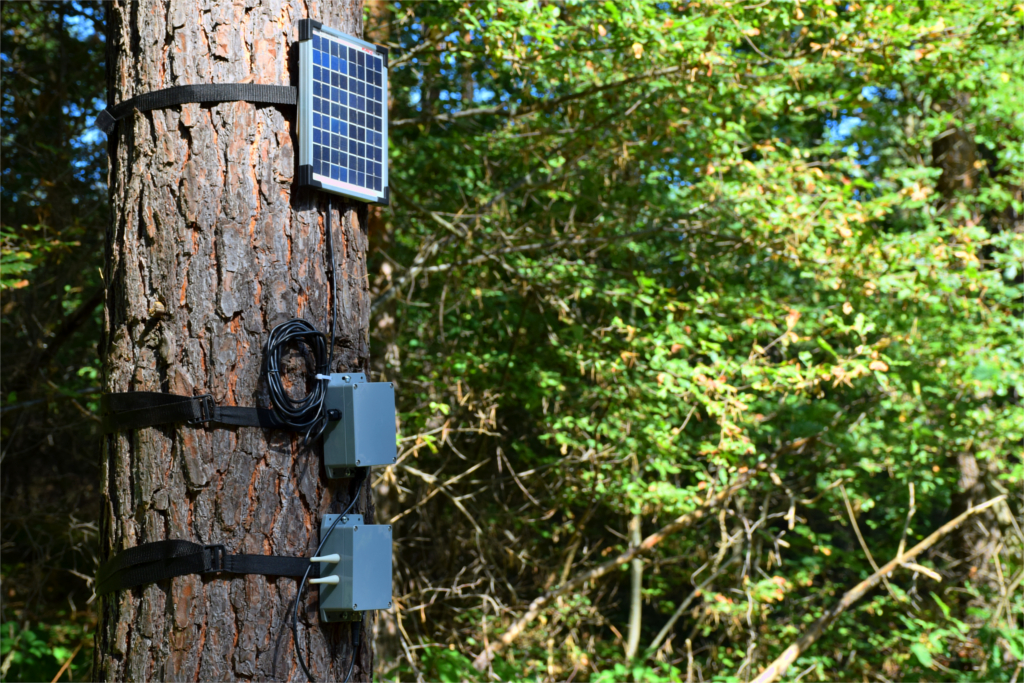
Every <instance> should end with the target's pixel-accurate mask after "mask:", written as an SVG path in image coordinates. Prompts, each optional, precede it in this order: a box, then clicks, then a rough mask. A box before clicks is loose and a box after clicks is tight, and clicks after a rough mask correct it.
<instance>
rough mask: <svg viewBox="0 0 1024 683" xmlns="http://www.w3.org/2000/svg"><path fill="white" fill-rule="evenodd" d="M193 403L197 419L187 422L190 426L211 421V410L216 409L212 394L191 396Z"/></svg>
mask: <svg viewBox="0 0 1024 683" xmlns="http://www.w3.org/2000/svg"><path fill="white" fill-rule="evenodd" d="M192 400H193V401H196V403H194V404H193V405H195V406H197V409H198V411H199V416H198V417H193V418H192V419H190V420H188V421H187V422H188V424H190V425H199V424H206V423H207V422H209V421H210V420H212V419H213V409H214V408H215V407H216V406H214V403H213V394H202V395H201V396H193V397H192Z"/></svg>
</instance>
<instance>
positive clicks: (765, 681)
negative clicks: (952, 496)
mask: <svg viewBox="0 0 1024 683" xmlns="http://www.w3.org/2000/svg"><path fill="white" fill-rule="evenodd" d="M1005 498H1006V495H1005V494H1003V495H1001V496H997V497H995V498H993V499H992V500H989V501H987V502H985V503H982V504H981V505H979V506H978V507H976V508H972V509H970V510H968V511H967V512H965V513H963V514H962V515H960V516H959V517H957V518H956V519H954V520H953V521H951V522H947V523H946V524H944V525H943V526H941V527H939V528H938V530H936V531H935V532H934V533H932V535H930V536H929V537H928V538H926V539H924V540H923V541H921V542H920V543H918V544H917V545H915V546H914V547H913V548H911V549H910V550H909V551H908V552H907V553H906V554H904V555H902V556H897V557H895V558H893V559H892V560H890V561H889V562H888V564H886V565H884V566H883V567H882V568H881V569H879V570H878V571H877V572H875V573H874V574H872V575H871V576H869V577H868V578H866V579H864V580H863V581H861V582H860V583H858V584H857V585H856V586H854V587H853V588H852V589H850V590H849V591H847V593H846V594H845V595H843V598H842V599H841V600H840V601H839V602H838V603H837V604H836V605H835V606H834V607H832V609H830V610H829V611H827V612H825V614H823V615H822V616H821V618H820V619H818V620H817V621H816V622H814V623H813V624H812V625H811V626H810V628H808V629H807V631H806V632H805V633H804V634H803V635H802V636H800V639H799V640H797V641H796V642H795V643H793V644H792V645H790V646H789V647H787V648H786V650H785V652H783V653H782V654H781V655H779V657H778V658H777V659H776V660H775V661H774V662H772V663H771V665H769V666H768V668H767V669H765V670H764V671H762V672H761V673H760V674H759V675H758V677H757V678H755V679H754V681H753V683H772V682H773V681H774V680H776V679H777V678H779V677H780V676H782V675H783V674H785V673H786V669H788V668H789V665H790V664H792V663H793V662H795V661H796V659H797V657H799V656H800V655H801V654H802V653H803V652H804V651H805V650H807V648H809V647H810V646H811V645H813V644H814V642H815V641H816V640H818V638H820V637H821V634H822V633H823V632H824V631H825V629H827V628H828V627H829V626H831V625H832V622H834V621H835V620H836V618H837V617H838V616H839V615H840V614H842V613H843V612H845V611H846V610H847V609H848V608H849V607H850V606H851V605H853V603H855V602H857V601H858V600H860V599H861V598H862V597H864V596H865V595H866V594H867V592H868V591H870V590H871V589H872V588H874V587H875V586H877V585H878V584H879V583H880V582H881V581H882V577H883V576H885V575H886V574H888V573H890V572H892V571H893V570H894V569H896V568H897V567H899V566H900V565H902V564H903V563H906V562H910V561H912V560H913V559H914V558H915V557H917V556H918V555H920V554H921V553H923V552H924V551H925V550H928V549H929V548H931V547H932V546H933V545H935V544H936V543H938V542H939V541H940V540H942V539H943V538H944V537H945V536H946V535H947V534H949V533H950V532H951V531H953V530H954V529H956V528H957V527H958V526H960V525H961V524H962V523H963V522H964V521H965V520H967V518H968V517H971V516H973V515H976V514H978V513H979V512H981V511H982V510H985V509H987V508H990V507H992V506H993V505H995V504H996V503H998V502H999V501H1001V500H1004V499H1005Z"/></svg>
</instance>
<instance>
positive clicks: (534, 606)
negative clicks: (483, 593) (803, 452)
mask: <svg viewBox="0 0 1024 683" xmlns="http://www.w3.org/2000/svg"><path fill="white" fill-rule="evenodd" d="M799 441H801V442H806V441H807V440H806V439H800V440H799ZM767 467H768V466H767V463H761V464H760V465H758V467H756V468H754V469H751V470H749V471H748V472H746V473H744V474H742V475H740V476H739V477H738V478H737V479H736V481H734V482H733V483H732V484H730V485H729V486H727V487H725V488H723V489H722V490H721V491H719V492H718V493H717V494H715V495H714V496H712V497H711V498H709V499H708V500H707V501H705V502H704V503H703V504H702V505H701V506H700V507H698V508H697V509H696V510H693V511H692V512H688V513H686V514H685V515H682V516H680V517H677V518H676V519H674V520H673V521H672V522H670V523H668V524H666V525H665V526H663V527H661V528H660V529H658V531H656V532H654V533H653V534H651V535H650V536H648V537H647V538H645V539H644V540H643V542H642V543H640V545H637V546H633V547H631V548H628V549H627V550H626V551H625V552H622V553H620V554H619V555H618V556H616V557H614V558H612V559H611V560H608V561H607V562H604V563H603V564H600V565H598V566H597V567H594V568H593V569H588V570H586V571H583V572H580V573H579V574H577V575H576V576H575V577H573V578H572V579H570V580H569V581H567V582H565V583H563V584H562V585H561V586H558V587H557V588H554V589H552V590H550V591H548V592H547V593H544V594H543V595H541V596H540V597H538V598H535V599H534V601H533V602H531V603H530V605H529V607H527V609H526V612H524V613H523V615H522V616H521V617H519V619H517V620H516V621H515V622H514V623H513V624H512V625H511V626H510V627H509V628H508V630H507V631H505V633H503V634H502V636H501V638H500V639H499V640H497V641H495V642H493V643H491V644H490V645H489V646H487V647H485V648H484V649H483V651H482V652H481V653H480V654H479V655H477V657H476V659H474V660H473V666H474V667H475V668H476V670H477V671H483V670H484V669H486V668H487V665H488V663H489V662H490V661H491V660H492V659H494V656H495V655H496V654H497V653H498V652H500V651H501V650H503V649H504V648H505V647H507V646H509V645H511V644H512V643H513V642H514V641H515V640H516V639H517V638H518V637H519V636H520V635H521V634H522V632H523V630H524V629H525V628H526V627H527V626H529V624H530V622H531V621H533V620H534V618H535V617H536V616H537V615H538V614H540V612H541V610H543V609H544V608H545V607H547V606H548V604H550V603H551V602H552V601H554V600H555V599H556V598H558V597H560V596H562V595H565V594H566V593H570V592H573V591H575V590H577V589H579V588H582V587H583V585H584V584H586V583H589V582H591V581H594V580H596V579H599V578H601V577H602V576H605V575H606V574H609V573H611V572H613V571H615V570H616V569H618V568H619V566H621V565H623V564H626V563H627V562H629V561H631V560H632V559H634V558H637V557H641V556H642V555H646V554H647V553H649V552H651V550H653V549H654V547H655V546H656V545H658V544H659V543H661V542H662V541H663V540H665V539H666V538H668V537H669V536H671V535H672V534H674V533H676V532H678V531H681V530H683V529H685V528H687V527H690V526H693V525H694V524H695V523H697V522H699V521H700V520H702V519H704V517H706V516H707V514H708V512H710V511H711V510H713V509H715V508H717V507H719V506H721V505H722V504H723V503H724V502H725V501H727V500H728V499H729V498H731V497H732V495H733V494H734V493H736V492H737V491H740V490H742V489H743V488H744V487H746V485H747V484H749V483H750V482H751V481H752V480H753V478H754V476H755V475H756V474H757V472H759V471H760V470H762V469H767Z"/></svg>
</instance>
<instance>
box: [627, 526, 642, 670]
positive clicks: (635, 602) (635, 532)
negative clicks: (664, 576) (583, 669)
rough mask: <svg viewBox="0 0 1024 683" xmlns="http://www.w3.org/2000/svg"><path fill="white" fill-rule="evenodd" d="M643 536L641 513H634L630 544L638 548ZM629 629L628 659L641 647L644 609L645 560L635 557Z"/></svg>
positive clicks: (630, 530) (631, 570) (632, 573)
mask: <svg viewBox="0 0 1024 683" xmlns="http://www.w3.org/2000/svg"><path fill="white" fill-rule="evenodd" d="M641 541H643V537H642V536H641V534H640V515H639V514H636V515H633V516H632V517H631V518H630V520H629V546H630V547H631V548H637V547H639V546H640V543H641ZM629 567H630V582H629V630H628V631H627V632H626V659H627V660H631V659H633V658H634V657H636V653H637V650H638V649H639V648H640V618H641V616H642V610H643V587H644V561H643V560H642V559H641V558H639V557H636V558H633V560H632V561H631V562H630V563H629Z"/></svg>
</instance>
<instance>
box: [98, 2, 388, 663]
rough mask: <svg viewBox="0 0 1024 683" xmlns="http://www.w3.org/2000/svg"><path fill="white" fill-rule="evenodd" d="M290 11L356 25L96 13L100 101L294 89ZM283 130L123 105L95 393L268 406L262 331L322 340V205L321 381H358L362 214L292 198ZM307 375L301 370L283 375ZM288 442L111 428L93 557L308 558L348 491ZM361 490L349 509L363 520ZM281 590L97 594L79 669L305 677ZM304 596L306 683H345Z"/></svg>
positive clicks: (177, 429) (179, 11)
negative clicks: (354, 375) (186, 91)
mask: <svg viewBox="0 0 1024 683" xmlns="http://www.w3.org/2000/svg"><path fill="white" fill-rule="evenodd" d="M305 17H310V18H313V19H316V20H319V21H322V22H324V23H325V24H326V25H328V26H332V27H336V28H339V29H341V30H343V31H345V32H347V33H350V34H353V35H356V36H359V35H361V32H362V7H361V5H360V3H359V1H358V0H325V1H323V2H316V3H310V5H308V6H307V4H305V3H304V2H303V0H248V1H247V2H246V3H234V4H232V3H224V2H208V1H204V2H200V1H199V0H170V2H163V1H159V0H119V1H118V2H114V3H112V4H111V5H109V6H108V42H107V49H108V53H107V64H108V67H107V68H108V84H107V85H108V89H109V96H108V97H109V102H110V103H111V104H113V103H116V102H121V101H123V100H126V99H128V98H130V97H132V96H134V95H137V94H141V93H144V92H148V91H153V90H158V89H161V88H166V87H170V86H174V85H184V84H198V83H236V82H245V81H251V82H255V83H266V84H294V83H295V82H296V81H297V69H298V50H297V38H298V33H297V28H296V27H297V22H298V20H299V19H302V18H305ZM295 123H296V112H295V110H294V108H293V107H275V106H258V105H254V104H252V103H248V102H225V103H221V104H217V105H212V106H211V105H200V104H186V105H182V106H180V107H169V108H167V109H159V110H155V111H152V112H147V113H142V114H140V113H138V112H136V113H135V114H134V115H131V116H129V117H127V118H125V119H123V120H122V121H121V122H120V123H119V124H118V127H117V130H116V131H115V132H114V133H112V134H111V136H110V143H109V165H110V166H109V169H110V170H109V186H110V198H111V207H112V208H111V211H112V216H111V224H110V229H109V231H108V234H107V251H106V265H105V269H104V282H105V283H106V286H107V291H106V307H105V330H104V340H103V344H102V346H101V353H102V355H103V358H104V360H105V364H106V378H105V383H106V390H107V391H110V392H123V391H165V392H172V393H176V394H189V395H193V394H194V395H198V394H204V393H210V394H212V395H213V397H214V400H215V401H217V403H218V404H220V405H239V406H257V405H259V406H267V405H269V401H268V399H267V396H266V387H265V384H264V383H263V382H262V381H261V377H260V369H261V363H262V345H263V343H264V341H265V340H266V339H267V336H268V334H269V332H270V330H271V328H272V327H273V326H274V325H277V324H278V323H281V322H283V321H285V320H288V319H290V318H292V317H300V318H304V319H306V320H307V321H309V322H310V323H312V324H313V325H314V327H316V328H317V329H319V330H321V331H324V332H328V333H329V331H330V330H329V329H328V325H329V323H328V320H329V319H328V310H329V309H328V306H329V303H330V287H329V286H328V279H327V276H326V264H325V259H324V253H325V231H324V219H325V217H326V210H327V208H328V206H332V207H333V211H334V214H333V216H334V218H333V224H334V246H335V252H336V255H337V262H338V301H337V311H338V327H337V344H336V347H335V353H334V367H333V368H332V371H335V372H338V371H350V370H365V369H367V368H368V358H369V349H368V339H369V337H368V323H369V310H370V308H369V307H370V301H369V299H368V289H367V279H366V260H365V254H366V236H365V231H364V226H365V217H366V210H365V207H364V206H362V205H356V204H354V203H347V202H345V201H344V200H341V199H340V198H337V197H334V198H330V197H329V196H328V195H325V194H317V193H314V192H312V191H305V190H299V189H297V188H293V187H292V180H293V174H294V170H295V168H296V165H297V164H296V160H295V158H294V157H295V149H296V148H297V138H296V130H295ZM304 368H305V366H304V365H302V364H301V363H297V364H296V367H295V369H296V370H300V371H301V372H300V373H295V374H293V377H296V378H299V377H302V376H303V375H304ZM299 383H300V384H302V382H301V381H300V382H299ZM301 390H302V388H301V386H300V387H297V388H295V389H293V392H301ZM301 442H302V436H301V435H299V434H296V433H292V432H285V431H269V430H262V429H257V428H246V427H239V428H213V427H210V428H203V427H192V426H187V425H167V426H164V427H158V428H149V429H141V430H137V431H134V432H121V433H117V434H113V435H109V436H107V437H106V438H105V439H104V443H103V463H104V467H103V490H104V509H103V516H102V521H101V525H102V526H101V528H102V543H103V547H104V551H105V552H106V553H107V555H108V556H113V554H114V553H116V552H118V551H119V550H121V549H124V548H130V547H133V546H136V545H139V544H142V543H147V542H151V541H158V540H163V539H184V540H189V541H193V542H197V543H204V544H213V543H222V544H224V545H226V546H227V550H228V552H230V553H254V554H267V555H289V556H306V557H308V556H309V555H310V554H311V553H312V551H313V550H315V548H316V544H317V542H318V540H319V539H318V537H319V520H320V517H321V515H322V514H324V513H326V512H328V511H337V510H338V508H339V507H340V506H341V505H343V504H346V503H347V502H348V501H349V500H350V498H351V496H352V495H354V494H355V489H354V482H352V481H348V480H335V481H331V482H328V480H327V478H326V474H325V472H324V470H323V466H322V455H321V450H322V449H321V446H320V442H319V441H317V442H316V444H315V445H314V446H311V447H307V448H304V447H302V445H301ZM365 486H366V488H365V489H364V495H363V496H362V497H361V500H360V508H361V509H359V510H358V511H359V512H361V513H362V514H363V515H365V516H366V519H367V522H371V521H372V515H373V509H372V504H371V503H370V501H369V498H370V495H369V485H368V483H367V484H365ZM297 587H298V580H297V579H294V578H275V577H266V576H259V575H246V576H239V575H230V574H221V575H212V576H211V575H205V576H203V575H190V576H182V577H179V578H175V579H172V580H170V581H162V582H160V583H157V584H151V585H147V586H141V587H139V588H134V589H131V590H127V591H120V592H117V593H113V594H109V595H107V596H105V597H104V599H103V602H102V610H101V617H100V625H99V629H98V632H97V636H96V659H95V669H94V677H95V678H97V679H105V680H164V681H171V680H186V679H187V680H224V679H237V678H253V679H259V680H295V681H301V680H304V676H303V674H302V672H301V669H300V668H299V667H298V663H297V660H296V647H295V644H294V643H293V641H292V635H291V632H290V623H291V613H290V608H291V605H292V601H293V600H294V598H295V593H296V589H297ZM316 595H317V592H316V590H315V589H314V590H312V591H307V594H306V598H305V600H304V601H303V606H302V610H301V612H300V641H299V647H300V648H301V651H302V652H303V654H304V656H305V657H307V658H308V661H309V667H310V670H311V671H312V672H313V674H314V676H316V677H317V679H318V680H342V679H343V678H344V676H345V674H346V672H347V671H348V665H349V662H350V661H351V656H352V647H351V637H352V629H351V627H350V626H349V625H347V624H341V625H330V626H328V625H321V624H320V623H319V619H318V617H317V616H316V607H317V601H316ZM372 618H373V616H372V615H368V616H367V617H366V619H365V620H364V626H363V629H364V630H363V633H364V634H367V633H369V632H370V630H371V628H372V625H371V623H370V620H371V619H372ZM372 664H373V652H372V642H371V639H370V638H368V637H363V638H362V643H361V646H360V649H359V652H358V655H357V659H356V668H355V672H354V674H353V677H352V680H369V677H370V672H371V671H372Z"/></svg>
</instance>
